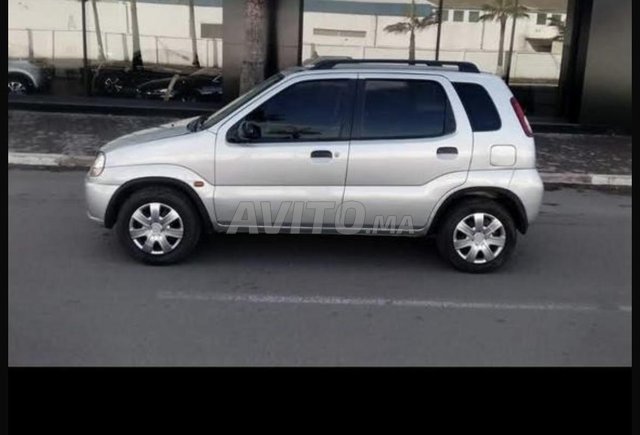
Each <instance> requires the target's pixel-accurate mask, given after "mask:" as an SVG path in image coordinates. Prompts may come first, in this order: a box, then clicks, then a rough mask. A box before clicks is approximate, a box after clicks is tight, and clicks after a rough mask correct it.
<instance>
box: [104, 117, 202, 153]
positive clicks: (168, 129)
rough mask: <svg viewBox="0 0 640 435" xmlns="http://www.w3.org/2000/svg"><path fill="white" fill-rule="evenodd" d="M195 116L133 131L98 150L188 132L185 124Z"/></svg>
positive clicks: (111, 149) (108, 149) (107, 150)
mask: <svg viewBox="0 0 640 435" xmlns="http://www.w3.org/2000/svg"><path fill="white" fill-rule="evenodd" d="M196 118H197V116H194V117H193V118H187V119H182V120H180V121H175V122H170V123H167V124H162V125H160V126H158V127H153V128H147V129H145V130H140V131H136V132H135V133H131V134H127V135H124V136H120V137H119V138H117V139H114V140H112V141H111V142H108V143H107V144H106V145H104V146H103V147H102V148H100V150H101V151H103V152H109V151H113V150H116V149H119V148H124V147H128V146H134V145H138V144H143V143H147V142H152V141H156V140H160V139H167V138H171V137H177V136H182V135H184V134H189V133H191V132H190V131H189V130H188V129H187V124H189V123H190V122H191V121H193V120H194V119H196Z"/></svg>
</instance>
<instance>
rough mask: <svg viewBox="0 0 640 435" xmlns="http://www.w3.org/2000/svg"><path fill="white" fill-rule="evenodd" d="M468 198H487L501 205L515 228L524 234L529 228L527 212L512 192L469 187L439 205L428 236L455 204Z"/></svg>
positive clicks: (433, 232)
mask: <svg viewBox="0 0 640 435" xmlns="http://www.w3.org/2000/svg"><path fill="white" fill-rule="evenodd" d="M469 198H489V199H493V200H495V201H497V202H498V203H500V204H502V205H503V206H504V207H505V208H506V209H507V211H509V213H510V214H511V216H512V217H513V220H514V223H515V225H516V228H517V229H518V231H520V233H522V234H526V232H527V229H528V227H529V221H528V219H527V212H526V210H525V208H524V205H523V204H522V201H520V198H518V196H517V195H516V194H514V193H513V192H511V191H509V190H507V189H504V188H500V187H469V188H466V189H461V190H458V191H456V192H454V193H452V194H451V195H449V196H448V197H447V198H446V199H445V200H444V202H443V203H442V204H441V205H440V207H439V208H438V210H437V211H436V214H435V216H434V217H433V219H432V221H431V224H430V225H429V230H428V233H427V234H428V235H432V234H435V233H436V232H437V231H438V228H439V227H440V225H441V224H442V219H443V218H444V217H445V216H446V215H447V213H448V212H449V210H451V209H452V207H454V206H455V205H456V204H459V203H460V202H461V201H464V200H467V199H469Z"/></svg>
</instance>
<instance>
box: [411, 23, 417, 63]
mask: <svg viewBox="0 0 640 435" xmlns="http://www.w3.org/2000/svg"><path fill="white" fill-rule="evenodd" d="M415 59H416V32H415V30H413V29H411V35H410V36H409V60H415Z"/></svg>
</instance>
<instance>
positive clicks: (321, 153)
mask: <svg viewBox="0 0 640 435" xmlns="http://www.w3.org/2000/svg"><path fill="white" fill-rule="evenodd" d="M332 157H333V154H332V153H331V151H327V150H316V151H311V158H312V159H322V158H324V159H330V158H332Z"/></svg>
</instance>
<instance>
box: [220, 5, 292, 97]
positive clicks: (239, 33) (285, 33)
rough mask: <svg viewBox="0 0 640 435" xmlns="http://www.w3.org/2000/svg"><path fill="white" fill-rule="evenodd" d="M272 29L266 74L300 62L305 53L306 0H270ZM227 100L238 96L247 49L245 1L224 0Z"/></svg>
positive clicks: (223, 67)
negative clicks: (304, 21)
mask: <svg viewBox="0 0 640 435" xmlns="http://www.w3.org/2000/svg"><path fill="white" fill-rule="evenodd" d="M269 6H270V17H269V21H270V26H269V27H270V30H269V43H268V51H267V65H266V71H265V77H268V76H269V75H271V74H274V73H275V72H277V71H279V70H281V69H285V68H288V67H290V66H295V65H299V64H300V62H301V53H302V13H303V0H270V5H269ZM222 7H223V9H222V32H223V45H222V59H223V61H222V74H223V77H224V89H223V91H224V99H225V101H230V100H233V99H234V98H236V97H237V96H238V89H239V85H240V71H241V68H242V57H243V52H244V33H245V28H244V7H245V0H223V3H222Z"/></svg>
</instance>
